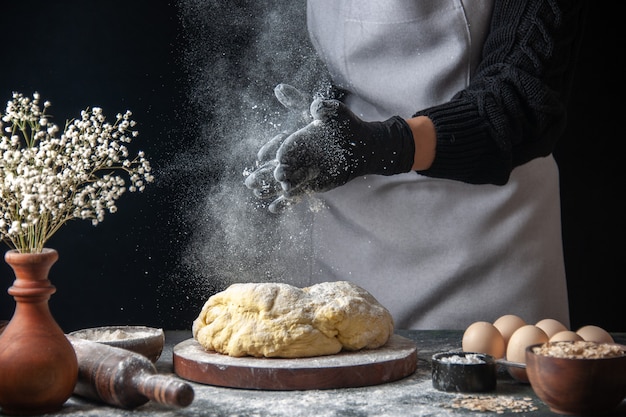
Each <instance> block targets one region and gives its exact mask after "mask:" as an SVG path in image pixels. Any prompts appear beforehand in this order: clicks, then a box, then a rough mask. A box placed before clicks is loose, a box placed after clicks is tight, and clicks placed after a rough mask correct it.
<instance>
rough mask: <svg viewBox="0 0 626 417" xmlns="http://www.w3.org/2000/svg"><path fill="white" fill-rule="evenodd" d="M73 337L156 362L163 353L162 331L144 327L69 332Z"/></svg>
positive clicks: (109, 327) (106, 327)
mask: <svg viewBox="0 0 626 417" xmlns="http://www.w3.org/2000/svg"><path fill="white" fill-rule="evenodd" d="M69 335H70V336H74V337H77V338H80V339H84V340H91V341H92V342H98V343H103V344H105V345H109V346H115V347H118V348H122V349H126V350H130V351H132V352H136V353H139V354H141V355H143V356H145V357H146V358H148V359H150V361H152V362H156V361H157V359H159V357H160V356H161V352H163V346H164V344H165V333H164V332H163V329H157V328H154V327H146V326H104V327H93V328H90V329H83V330H77V331H75V332H71V333H70V334H69Z"/></svg>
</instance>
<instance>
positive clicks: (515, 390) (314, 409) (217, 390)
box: [47, 330, 626, 417]
mask: <svg viewBox="0 0 626 417" xmlns="http://www.w3.org/2000/svg"><path fill="white" fill-rule="evenodd" d="M397 333H398V334H399V335H401V336H404V337H407V338H410V339H412V340H414V341H415V343H416V345H417V351H418V367H417V371H416V372H415V373H414V374H413V375H410V376H408V377H406V378H404V379H402V380H399V381H395V382H391V383H386V384H381V385H376V386H370V387H362V388H344V389H330V390H307V391H264V390H247V389H234V388H224V387H215V386H210V385H204V384H198V383H193V382H191V385H192V386H193V388H194V391H195V398H194V401H193V402H192V403H191V404H190V405H189V406H188V407H184V408H172V407H166V406H163V405H160V404H157V403H154V402H148V403H146V404H144V405H142V406H141V407H138V408H136V409H134V410H124V409H120V408H116V407H112V406H108V405H105V404H98V403H95V402H93V401H89V400H85V399H83V398H80V397H76V396H73V397H71V398H70V399H69V400H68V401H67V402H66V403H65V404H64V406H63V408H62V409H61V410H60V411H59V412H58V413H55V414H47V416H52V415H54V416H81V417H90V416H91V417H118V416H119V417H123V416H157V417H158V416H164V417H165V416H183V417H184V416H190V417H191V416H202V417H300V416H307V417H308V416H312V417H370V416H371V417H374V416H375V417H395V416H398V417H411V416H489V415H504V416H520V417H521V416H528V417H531V416H532V417H535V416H556V415H557V414H554V413H552V412H551V411H550V410H549V409H548V408H547V406H546V405H545V404H543V403H542V402H541V400H539V399H538V398H537V397H536V395H535V394H534V393H533V391H532V388H531V387H530V385H528V384H521V383H518V382H515V381H514V380H512V379H511V378H510V377H509V376H508V374H507V373H506V372H504V371H502V372H499V373H498V383H497V388H496V390H495V391H494V392H491V393H487V394H482V395H497V396H510V397H514V398H515V399H524V398H529V399H531V401H532V404H533V405H534V406H536V407H537V410H536V411H530V412H524V413H514V412H512V411H507V412H505V413H504V414H497V413H495V412H478V411H469V410H467V409H454V408H451V405H452V403H453V401H455V400H458V399H459V397H461V396H463V395H466V394H459V393H447V392H441V391H438V390H436V389H434V388H433V387H432V379H431V367H430V358H431V356H432V355H433V354H434V353H437V352H441V351H448V350H455V349H460V347H461V339H462V332H460V331H434V330H432V331H400V330H399V331H398V332H397ZM614 336H615V339H616V341H617V342H620V343H624V342H626V333H625V334H616V335H614ZM190 337H191V332H190V331H181V330H179V331H166V336H165V340H166V344H165V348H164V350H163V353H162V355H161V357H160V358H159V360H158V362H157V364H156V366H157V369H158V371H159V372H160V373H164V374H171V375H174V371H173V365H172V349H173V347H174V346H175V345H176V344H178V343H180V342H182V341H184V340H187V339H189V338H190ZM612 415H616V416H626V401H624V402H623V403H622V405H621V406H620V407H619V408H618V410H616V412H615V413H614V414H612Z"/></svg>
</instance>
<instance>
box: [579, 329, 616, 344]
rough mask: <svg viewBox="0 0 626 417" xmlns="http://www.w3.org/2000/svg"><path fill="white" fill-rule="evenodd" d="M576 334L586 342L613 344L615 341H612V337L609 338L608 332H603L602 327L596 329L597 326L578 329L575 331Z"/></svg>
mask: <svg viewBox="0 0 626 417" xmlns="http://www.w3.org/2000/svg"><path fill="white" fill-rule="evenodd" d="M576 333H578V335H579V336H580V337H582V338H583V340H585V341H587V342H596V343H614V342H615V340H613V336H611V335H610V334H609V332H607V331H606V330H604V329H603V328H602V327H598V326H592V325H589V326H583V327H581V328H580V329H578V330H576Z"/></svg>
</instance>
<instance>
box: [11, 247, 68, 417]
mask: <svg viewBox="0 0 626 417" xmlns="http://www.w3.org/2000/svg"><path fill="white" fill-rule="evenodd" d="M58 258H59V255H58V253H57V251H56V250H54V249H44V250H43V252H42V253H20V252H18V251H16V250H10V251H8V252H6V254H5V257H4V259H5V261H6V262H7V263H8V264H9V265H10V266H11V268H13V271H14V272H15V278H16V279H15V281H14V282H13V286H12V287H10V288H9V290H8V292H9V294H11V295H12V296H13V298H14V299H15V302H16V306H15V312H14V313H13V317H12V318H11V320H10V321H9V323H8V324H7V326H6V327H5V329H4V331H3V332H2V334H0V409H1V410H2V413H3V414H9V415H38V414H45V413H50V412H55V411H58V410H59V409H60V408H61V407H62V406H63V403H65V401H66V400H67V399H68V398H69V397H70V396H71V395H72V392H73V390H74V386H75V385H76V381H77V379H78V362H77V360H76V353H75V352H74V348H73V347H72V345H71V343H70V342H69V340H68V339H67V337H66V336H65V333H64V332H63V330H61V328H60V327H59V325H58V324H57V322H56V321H55V320H54V318H53V317H52V314H51V313H50V309H49V307H48V300H49V299H50V296H51V295H52V294H54V292H55V291H56V288H55V287H54V286H53V285H52V284H51V283H50V281H49V280H48V272H49V271H50V268H51V267H52V265H53V264H54V263H55V262H56V261H57V259H58Z"/></svg>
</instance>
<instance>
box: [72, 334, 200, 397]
mask: <svg viewBox="0 0 626 417" xmlns="http://www.w3.org/2000/svg"><path fill="white" fill-rule="evenodd" d="M67 338H68V339H69V340H70V342H71V343H72V346H74V351H75V352H76V358H77V359H78V382H77V384H76V387H75V388H74V394H77V395H80V396H82V397H85V398H89V399H93V400H99V401H102V402H105V403H107V404H111V405H114V406H117V407H122V408H127V409H131V408H135V407H139V406H140V405H143V404H145V403H147V402H148V401H149V400H152V401H155V402H157V403H160V404H165V405H170V406H175V407H186V406H188V405H189V404H191V402H192V401H193V398H194V391H193V387H192V386H191V385H189V384H188V383H186V382H184V381H181V380H180V379H178V378H175V377H172V376H167V375H162V374H158V373H157V370H156V367H155V366H154V364H153V363H152V362H150V360H149V359H148V358H145V357H144V356H142V355H140V354H138V353H135V352H131V351H128V350H125V349H122V348H117V347H113V346H108V345H104V344H102V343H97V342H92V341H89V340H83V339H79V338H76V337H73V336H67Z"/></svg>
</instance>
